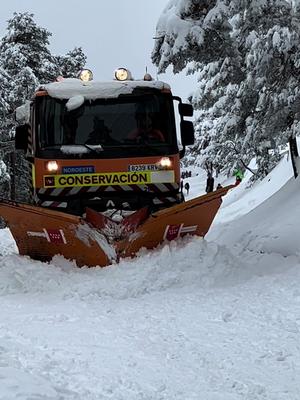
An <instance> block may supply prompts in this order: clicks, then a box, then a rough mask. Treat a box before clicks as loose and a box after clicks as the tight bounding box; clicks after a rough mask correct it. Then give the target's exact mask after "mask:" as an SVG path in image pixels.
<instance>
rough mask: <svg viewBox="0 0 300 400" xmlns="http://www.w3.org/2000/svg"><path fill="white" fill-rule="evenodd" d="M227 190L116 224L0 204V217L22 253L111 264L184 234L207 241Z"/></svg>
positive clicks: (89, 212) (45, 258)
mask: <svg viewBox="0 0 300 400" xmlns="http://www.w3.org/2000/svg"><path fill="white" fill-rule="evenodd" d="M232 187H233V186H232V185H230V186H227V187H224V188H222V189H219V190H217V191H214V192H211V193H209V194H206V195H203V196H200V197H197V198H195V199H192V200H188V201H186V202H184V203H181V204H178V205H176V206H172V207H170V208H167V209H164V210H161V211H158V212H155V213H153V214H149V211H148V209H147V208H144V209H141V210H138V211H136V212H135V213H134V214H132V215H130V216H129V217H127V218H125V219H124V220H123V221H122V222H120V223H117V222H115V221H112V220H111V219H109V218H107V217H105V216H104V215H102V214H101V213H97V212H95V211H93V210H90V209H87V212H86V217H85V218H83V217H77V216H74V215H70V214H66V213H63V212H59V211H53V210H49V209H45V208H42V207H37V206H32V205H27V204H22V203H17V202H13V201H6V200H1V201H0V216H1V217H2V218H3V219H4V221H5V222H6V224H7V226H8V227H9V229H10V231H11V233H12V235H13V237H14V239H15V241H16V244H17V247H18V249H19V253H20V254H21V255H27V256H29V257H31V258H33V259H38V260H41V261H50V260H51V259H52V257H53V256H55V255H62V256H64V257H65V258H67V259H69V260H74V261H75V262H76V264H77V265H78V266H89V267H92V266H101V267H104V266H107V265H110V264H112V263H114V262H118V261H119V259H120V258H123V257H133V256H134V255H135V254H136V253H137V252H138V251H139V250H140V249H141V248H142V247H144V248H147V249H153V248H155V247H156V246H158V245H159V244H160V243H162V242H163V241H165V240H168V241H170V240H174V239H177V238H179V237H182V236H184V235H187V234H190V235H197V236H202V237H204V236H205V234H206V233H207V231H208V230H209V228H210V226H211V224H212V222H213V219H214V217H215V215H216V213H217V212H218V210H219V208H220V205H221V203H222V196H224V195H225V194H226V193H227V191H228V190H229V189H231V188H232Z"/></svg>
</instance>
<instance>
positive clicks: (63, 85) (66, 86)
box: [36, 78, 171, 100]
mask: <svg viewBox="0 0 300 400" xmlns="http://www.w3.org/2000/svg"><path fill="white" fill-rule="evenodd" d="M137 88H145V89H146V88H151V89H157V90H160V91H164V92H170V91H171V89H170V86H169V85H168V84H167V83H164V82H161V81H143V80H137V81H117V80H116V81H111V82H97V81H88V82H83V81H81V80H80V79H76V78H67V79H64V80H63V81H60V82H53V83H48V84H45V85H42V86H40V88H39V90H38V91H37V92H36V95H38V94H39V93H40V94H42V93H41V92H44V93H43V94H45V95H46V94H48V95H49V96H51V97H54V98H57V99H71V98H73V97H75V96H78V95H79V96H83V97H84V99H85V100H96V99H103V98H114V97H115V98H116V97H119V96H120V95H122V94H131V93H132V92H133V90H134V89H137ZM45 92H46V93H45Z"/></svg>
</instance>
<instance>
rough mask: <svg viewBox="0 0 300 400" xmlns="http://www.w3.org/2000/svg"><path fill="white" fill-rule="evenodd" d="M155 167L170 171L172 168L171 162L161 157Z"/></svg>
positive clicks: (167, 158)
mask: <svg viewBox="0 0 300 400" xmlns="http://www.w3.org/2000/svg"><path fill="white" fill-rule="evenodd" d="M156 165H157V167H158V168H159V169H170V168H171V167H172V161H171V159H170V158H169V157H163V158H162V159H161V160H159V161H158V162H157V163H156Z"/></svg>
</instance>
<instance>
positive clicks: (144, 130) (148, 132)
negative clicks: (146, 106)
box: [128, 111, 165, 143]
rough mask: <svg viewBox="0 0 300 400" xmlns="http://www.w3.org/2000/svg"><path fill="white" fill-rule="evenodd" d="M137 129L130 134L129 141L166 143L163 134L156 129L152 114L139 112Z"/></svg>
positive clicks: (136, 115) (136, 117) (136, 116)
mask: <svg viewBox="0 0 300 400" xmlns="http://www.w3.org/2000/svg"><path fill="white" fill-rule="evenodd" d="M135 119H136V125H137V127H136V129H134V130H133V131H132V132H130V133H129V135H128V139H130V140H135V141H137V142H146V143H147V142H165V137H164V135H163V133H162V132H161V131H160V130H159V129H156V128H154V126H153V116H152V115H151V113H150V112H147V111H145V112H137V113H136V114H135Z"/></svg>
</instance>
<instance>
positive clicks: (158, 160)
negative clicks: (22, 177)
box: [0, 68, 229, 266]
mask: <svg viewBox="0 0 300 400" xmlns="http://www.w3.org/2000/svg"><path fill="white" fill-rule="evenodd" d="M176 103H177V106H178V107H177V109H178V112H177V113H176V114H175V108H174V104H176ZM176 115H177V120H178V123H176ZM192 116H193V109H192V106H191V105H190V104H185V103H183V102H182V101H181V99H180V98H179V97H177V96H173V95H172V92H171V90H170V87H169V85H167V84H166V83H163V82H160V81H156V80H153V79H152V78H151V76H150V75H149V74H146V75H145V76H144V79H141V80H134V79H132V77H131V74H130V72H129V71H128V70H127V69H125V68H120V69H118V70H116V71H115V79H114V80H113V81H111V82H96V81H94V80H93V79H92V72H91V71H90V70H84V71H82V72H81V74H80V76H79V78H78V79H75V78H66V79H63V78H59V79H58V80H57V81H56V82H53V83H49V84H45V85H42V86H41V87H40V88H39V89H38V90H37V91H36V92H35V94H34V96H33V98H32V99H31V101H30V102H28V103H27V104H26V105H24V106H22V107H19V109H18V110H17V112H16V118H17V121H18V122H19V126H17V128H16V135H15V147H16V149H17V150H23V151H24V152H25V157H26V160H27V162H28V167H29V168H28V172H27V171H24V174H25V173H27V174H28V182H29V185H30V189H31V190H30V193H31V195H30V201H28V204H24V203H19V202H15V201H7V200H2V201H0V216H1V217H2V218H3V219H4V220H5V221H6V223H7V225H8V227H9V229H10V231H11V233H12V235H13V237H14V239H15V241H16V244H17V246H18V249H19V253H20V254H21V255H28V256H30V257H32V258H34V259H39V260H42V261H49V260H51V258H52V257H53V256H54V255H57V254H60V255H63V256H64V257H65V258H67V259H70V260H75V262H76V264H77V265H78V266H106V265H109V264H111V263H114V262H117V261H118V260H119V259H120V258H121V257H130V256H134V255H135V254H136V253H137V252H138V251H139V249H141V248H142V247H144V248H148V249H152V248H154V247H156V246H157V245H158V244H160V243H162V242H163V241H165V240H173V239H176V238H179V237H181V236H183V235H186V234H192V235H198V236H202V237H203V236H204V235H205V234H206V233H207V231H208V229H209V227H210V225H211V223H212V221H213V219H214V217H215V215H216V213H217V211H218V209H219V207H220V205H221V201H222V200H221V197H222V196H223V195H224V194H225V193H226V192H227V190H228V189H229V187H225V188H222V189H220V190H218V191H215V192H212V193H209V194H207V195H204V196H200V197H198V198H195V199H192V200H189V201H185V199H184V195H183V193H182V191H181V190H180V180H181V173H180V160H181V159H182V158H183V157H184V154H185V148H186V146H189V145H192V144H193V143H194V128H193V123H192V122H191V121H189V120H186V119H185V117H192ZM177 127H179V129H178V128H177ZM177 130H179V131H180V135H177ZM178 136H180V142H181V144H178ZM179 146H180V147H179Z"/></svg>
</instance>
